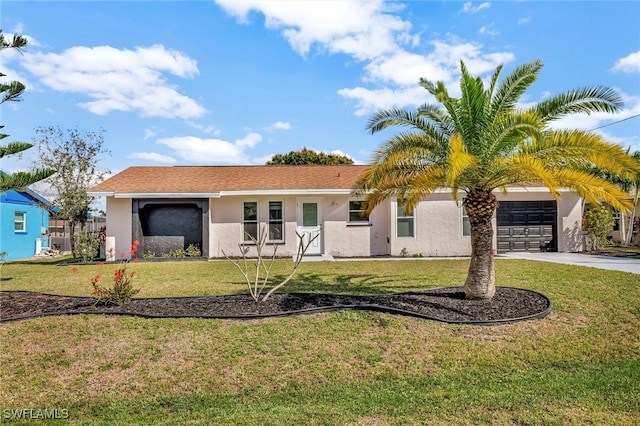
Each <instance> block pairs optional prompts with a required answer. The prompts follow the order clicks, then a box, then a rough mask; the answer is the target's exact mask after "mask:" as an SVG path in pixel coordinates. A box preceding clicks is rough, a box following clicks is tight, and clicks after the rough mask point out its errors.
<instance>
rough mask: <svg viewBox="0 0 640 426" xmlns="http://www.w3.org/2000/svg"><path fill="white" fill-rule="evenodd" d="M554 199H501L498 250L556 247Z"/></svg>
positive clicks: (530, 249) (498, 212) (548, 249)
mask: <svg viewBox="0 0 640 426" xmlns="http://www.w3.org/2000/svg"><path fill="white" fill-rule="evenodd" d="M557 210H558V208H557V204H556V202H555V201H501V202H500V206H499V207H498V211H497V224H498V251H499V252H506V251H540V250H545V251H558V246H557V244H558V243H557V230H556V217H557Z"/></svg>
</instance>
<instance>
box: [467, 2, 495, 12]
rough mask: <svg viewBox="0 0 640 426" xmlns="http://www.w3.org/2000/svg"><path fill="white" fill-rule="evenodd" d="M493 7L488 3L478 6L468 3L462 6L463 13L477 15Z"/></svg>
mask: <svg viewBox="0 0 640 426" xmlns="http://www.w3.org/2000/svg"><path fill="white" fill-rule="evenodd" d="M490 7H491V3H490V2H488V1H486V2H484V3H481V4H479V5H478V6H475V7H474V6H473V3H472V2H470V1H468V2H466V3H465V4H464V5H463V6H462V12H463V13H476V12H479V11H481V10H483V9H488V8H490Z"/></svg>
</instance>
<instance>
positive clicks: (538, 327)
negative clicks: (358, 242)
mask: <svg viewBox="0 0 640 426" xmlns="http://www.w3.org/2000/svg"><path fill="white" fill-rule="evenodd" d="M290 265H291V262H290V261H280V262H278V263H277V265H276V267H275V268H274V273H275V274H276V275H279V276H284V275H285V274H286V272H287V268H288V267H289V266H290ZM132 266H135V268H134V269H136V270H137V271H138V274H137V275H136V284H138V285H140V286H141V287H142V292H141V293H140V296H176V295H194V294H225V293H234V292H244V291H246V289H245V284H244V283H243V282H242V280H241V279H240V277H239V274H238V272H237V271H235V270H234V269H233V267H232V266H231V265H230V264H229V263H228V262H189V263H180V262H168V263H141V264H139V265H132ZM467 266H468V262H467V261H465V260H455V261H450V260H406V261H379V262H344V263H343V262H332V263H326V262H319V263H305V264H303V265H302V267H301V270H300V272H299V274H298V275H296V277H295V279H294V280H293V282H291V283H290V284H288V285H287V287H285V290H286V291H320V292H337V293H352V294H364V293H381V292H391V291H408V290H412V289H417V288H425V287H437V286H448V285H460V284H461V283H463V282H464V278H465V276H466V268H467ZM78 268H79V272H78V273H76V274H72V273H71V271H70V268H69V267H67V266H55V265H53V264H39V265H32V264H25V263H23V264H7V265H5V266H4V267H3V270H2V273H3V276H11V277H13V279H12V280H10V281H3V282H2V283H1V285H2V289H3V290H7V289H23V290H35V291H45V292H52V293H59V294H72V295H89V294H90V291H91V287H90V285H89V281H88V278H89V277H90V276H93V275H95V274H96V273H99V272H100V271H105V272H104V275H105V276H106V275H109V272H110V271H111V269H113V267H112V266H104V267H102V268H101V267H98V266H80V267H78ZM496 271H497V276H496V280H497V284H498V285H504V286H516V287H521V288H528V289H532V290H536V291H540V292H542V293H544V294H546V295H547V296H549V297H550V298H551V300H552V301H553V303H554V308H553V312H552V314H551V315H550V316H549V317H547V318H545V319H543V320H538V321H530V322H522V323H517V324H511V325H504V326H498V327H472V326H459V325H448V324H440V323H435V322H429V321H424V320H417V319H412V318H405V317H399V316H393V315H387V314H379V313H368V312H360V311H345V312H337V313H328V314H318V315H310V316H299V317H290V318H279V319H265V320H257V321H223V320H202V319H153V320H149V319H140V318H133V317H102V316H91V315H83V316H74V317H48V318H40V319H33V320H28V321H19V322H10V323H6V324H0V338H1V340H0V342H1V343H0V377H1V379H2V383H3V386H1V387H0V412H2V413H6V412H5V411H3V410H6V409H21V408H33V409H34V410H37V409H45V408H46V409H49V410H51V409H56V408H57V409H58V410H61V409H67V410H69V411H68V413H69V419H65V420H64V421H63V420H58V422H60V423H63V422H64V423H65V424H66V422H69V421H70V422H71V423H72V424H123V423H124V424H166V425H170V424H242V425H263V424H311V425H313V424H316V425H328V424H353V425H396V424H432V425H448V424H460V425H473V424H494V425H511V424H518V425H525V424H526V425H572V424H576V425H577V424H580V425H582V424H609V425H633V424H636V422H637V418H638V417H639V416H640V327H639V318H640V286H639V283H638V275H634V274H629V273H623V272H612V271H604V270H597V269H590V268H583V267H576V266H569V265H557V264H550V263H544V262H531V261H525V260H511V259H509V260H507V259H498V260H497V261H496ZM25 348H26V349H25ZM25 423H26V422H25ZM51 423H52V424H56V421H52V422H51Z"/></svg>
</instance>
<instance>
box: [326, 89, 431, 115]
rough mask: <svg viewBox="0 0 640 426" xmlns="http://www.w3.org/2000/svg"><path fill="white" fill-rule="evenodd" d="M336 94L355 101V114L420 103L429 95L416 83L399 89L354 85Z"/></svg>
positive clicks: (365, 113)
mask: <svg viewBox="0 0 640 426" xmlns="http://www.w3.org/2000/svg"><path fill="white" fill-rule="evenodd" d="M338 94H339V95H340V96H342V97H344V98H346V99H351V100H353V101H354V102H355V103H356V111H355V115H357V116H363V115H367V114H371V113H372V112H374V111H376V110H378V109H387V108H395V107H399V108H401V107H404V106H407V105H420V104H423V103H424V102H425V101H426V100H427V99H428V98H429V96H431V95H429V93H428V92H427V91H426V90H424V89H423V88H422V87H420V86H419V85H417V84H415V85H413V86H411V87H405V88H401V89H391V88H389V87H384V88H381V89H368V88H365V87H354V88H352V89H340V90H338Z"/></svg>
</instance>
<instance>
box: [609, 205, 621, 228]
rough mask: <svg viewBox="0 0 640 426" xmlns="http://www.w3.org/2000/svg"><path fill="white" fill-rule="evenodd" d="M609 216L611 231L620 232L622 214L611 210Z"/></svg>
mask: <svg viewBox="0 0 640 426" xmlns="http://www.w3.org/2000/svg"><path fill="white" fill-rule="evenodd" d="M611 210H612V212H611V215H612V216H613V230H614V231H619V230H620V222H621V221H622V213H620V210H617V209H614V208H612V209H611Z"/></svg>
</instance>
